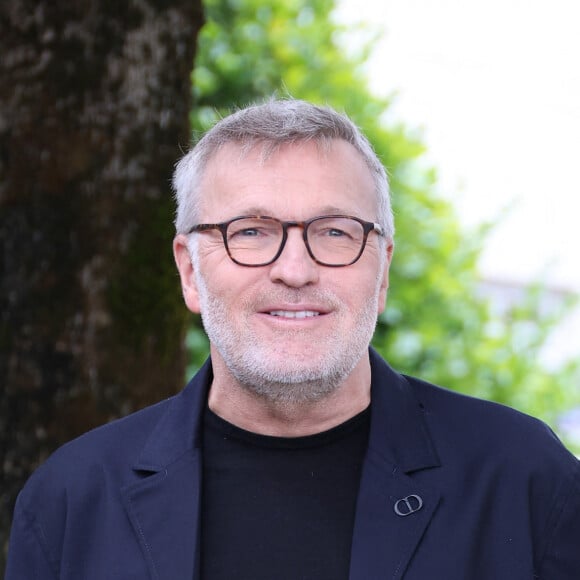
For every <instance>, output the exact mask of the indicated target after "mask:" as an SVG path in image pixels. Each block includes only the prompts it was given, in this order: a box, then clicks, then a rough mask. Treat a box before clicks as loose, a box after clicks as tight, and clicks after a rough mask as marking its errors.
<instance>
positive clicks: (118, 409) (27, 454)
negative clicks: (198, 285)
mask: <svg viewBox="0 0 580 580" xmlns="http://www.w3.org/2000/svg"><path fill="white" fill-rule="evenodd" d="M201 23H202V12H201V0H131V1H129V2H120V1H118V0H82V1H74V0H72V1H71V0H55V1H51V2H37V1H33V0H10V1H9V2H2V7H1V8H0V51H1V52H0V54H1V55H2V58H1V59H0V71H1V75H0V78H1V79H2V80H1V81H0V389H1V390H2V392H1V393H0V395H1V396H0V459H1V462H2V463H1V464H0V469H1V470H2V475H3V481H2V484H1V486H0V489H1V496H0V498H1V504H0V510H1V511H0V546H1V545H5V542H6V538H7V533H8V526H9V520H10V516H11V513H12V506H13V502H14V500H15V496H16V494H17V491H18V490H19V489H20V487H21V486H22V484H23V483H24V481H25V479H26V478H27V476H28V475H29V474H30V472H31V471H32V470H33V469H34V468H35V467H36V466H37V465H38V464H39V463H40V462H41V461H42V460H43V459H45V458H46V456H47V455H48V454H49V453H50V452H51V451H52V450H53V449H54V448H55V447H56V446H58V445H59V444H61V443H62V442H64V441H66V440H69V439H71V438H72V437H74V436H76V435H78V434H80V433H82V432H83V431H86V430H88V429H90V428H92V427H94V426H96V425H99V424H102V423H104V422H107V421H109V420H111V419H113V418H115V417H118V416H120V415H123V414H126V413H128V412H130V411H133V410H135V409H137V408H140V407H142V406H144V405H146V404H149V403H151V402H153V401H156V400H159V399H161V398H164V397H166V396H168V395H171V394H173V393H174V392H176V391H177V390H179V388H181V386H182V383H183V379H184V374H185V352H184V333H185V325H186V320H187V319H186V315H185V309H184V307H183V305H182V301H181V296H180V292H179V285H178V281H177V277H176V275H175V274H174V267H173V263H172V258H171V239H172V235H173V232H172V219H173V215H172V214H173V200H172V196H171V191H170V178H171V172H172V169H173V165H174V163H175V161H176V159H177V158H178V157H179V155H180V150H181V148H185V147H187V145H188V142H189V138H190V137H189V113H190V106H191V90H190V84H191V80H190V74H191V68H192V66H193V58H194V47H195V40H196V36H197V32H198V30H199V28H200V26H201ZM0 564H1V562H0ZM1 569H3V565H2V566H1Z"/></svg>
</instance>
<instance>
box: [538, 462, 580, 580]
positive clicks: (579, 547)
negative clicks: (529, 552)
mask: <svg viewBox="0 0 580 580" xmlns="http://www.w3.org/2000/svg"><path fill="white" fill-rule="evenodd" d="M573 461H574V466H573V467H574V468H573V470H572V473H571V474H570V476H569V477H568V478H567V480H566V481H565V483H564V484H563V485H562V493H561V494H560V499H559V501H558V502H557V503H556V504H555V505H554V506H553V509H552V513H551V518H550V520H549V522H548V525H547V529H546V533H545V536H544V537H545V538H546V541H547V543H546V545H545V551H544V554H543V557H542V559H541V564H540V567H539V570H538V571H537V575H536V576H535V578H538V579H539V580H578V579H579V578H580V462H578V461H577V460H576V459H573Z"/></svg>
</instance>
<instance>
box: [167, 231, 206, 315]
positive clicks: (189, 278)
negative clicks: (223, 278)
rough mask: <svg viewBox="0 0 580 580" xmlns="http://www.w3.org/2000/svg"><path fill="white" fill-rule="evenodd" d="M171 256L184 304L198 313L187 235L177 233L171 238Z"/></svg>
mask: <svg viewBox="0 0 580 580" xmlns="http://www.w3.org/2000/svg"><path fill="white" fill-rule="evenodd" d="M173 257H174V258H175V264H176V265H177V270H178V272H179V278H180V280H181V291H182V293H183V300H184V301H185V305H186V306H187V308H188V309H189V310H191V312H194V313H196V314H199V312H200V309H199V293H198V289H197V283H196V281H195V269H194V266H193V262H192V259H191V255H190V253H189V248H188V247H187V236H185V235H183V234H178V235H177V236H175V239H174V240H173Z"/></svg>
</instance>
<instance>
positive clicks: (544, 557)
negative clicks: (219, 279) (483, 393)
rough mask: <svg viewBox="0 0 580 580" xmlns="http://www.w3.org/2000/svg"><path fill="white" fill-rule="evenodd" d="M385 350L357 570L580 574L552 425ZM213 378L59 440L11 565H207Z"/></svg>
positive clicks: (369, 573)
mask: <svg viewBox="0 0 580 580" xmlns="http://www.w3.org/2000/svg"><path fill="white" fill-rule="evenodd" d="M371 363H372V391H371V392H372V411H371V432H370V440H369V446H368V453H367V456H366V459H365V461H364V466H363V472H362V477H361V483H360V491H359V497H358V503H357V510H356V520H355V525H354V530H353V540H352V551H351V564H350V566H351V567H350V578H351V580H375V579H376V580H379V579H380V580H385V579H390V580H395V579H404V580H524V579H525V580H531V579H533V578H540V579H542V580H578V579H579V578H580V466H579V462H578V461H577V460H576V458H575V457H573V456H572V455H571V454H570V453H569V452H568V451H566V449H565V448H564V447H563V446H562V445H561V444H560V442H559V441H558V440H557V438H556V437H555V436H554V435H553V434H552V432H551V431H550V430H549V429H548V428H547V427H546V426H545V425H544V424H543V423H541V422H539V421H537V420H535V419H532V418H530V417H528V416H525V415H523V414H521V413H518V412H517V411H514V410H512V409H508V408H506V407H503V406H500V405H497V404H494V403H490V402H485V401H480V400H476V399H473V398H469V397H466V396H462V395H459V394H457V393H453V392H450V391H447V390H444V389H441V388H438V387H435V386H433V385H430V384H428V383H425V382H423V381H419V380H417V379H413V378H410V377H404V376H402V375H399V374H397V373H395V372H394V371H393V370H391V369H390V368H389V367H388V366H387V365H386V363H385V362H384V361H383V360H382V359H381V358H380V357H379V356H378V355H377V354H376V353H374V352H373V351H371ZM210 381H211V364H210V363H209V362H208V363H206V365H205V366H204V367H203V368H202V369H201V371H200V372H199V373H198V374H197V375H196V377H194V379H193V380H192V381H191V383H190V384H189V385H188V386H187V387H186V388H185V389H184V390H183V391H182V392H181V393H180V394H178V395H177V396H175V397H173V398H171V399H168V400H166V401H164V402H161V403H159V404H157V405H155V406H152V407H149V408H147V409H145V410H143V411H140V412H138V413H135V414H133V415H131V416H129V417H126V418H124V419H121V420H119V421H115V422H112V423H110V424H108V425H106V426H103V427H100V428H98V429H96V430H94V431H92V432H90V433H88V434H86V435H83V436H82V437H80V438H79V439H77V440H75V441H73V442H71V443H69V444H67V445H65V446H64V447H62V448H61V449H60V450H58V451H57V452H56V453H54V454H53V455H52V457H51V458H50V459H49V460H48V461H47V462H46V463H45V464H44V465H43V466H41V467H40V468H39V469H38V470H37V471H36V472H35V473H34V474H33V475H32V477H31V478H30V480H29V481H28V483H27V484H26V486H25V487H24V489H23V491H22V492H21V494H20V496H19V498H18V502H17V505H16V510H15V519H14V523H13V528H12V535H11V540H10V551H9V557H8V567H7V571H6V580H56V579H59V580H117V579H119V580H144V579H150V580H191V579H194V578H196V577H197V575H198V572H197V565H198V560H199V558H198V542H199V536H200V529H199V514H200V497H201V493H200V481H201V465H202V462H201V444H200V433H199V430H200V423H201V421H200V417H201V415H202V412H203V408H204V405H205V400H206V395H207V387H208V385H209V383H210ZM288 501H289V502H291V501H292V498H291V497H290V498H288ZM247 580H251V579H247ZM313 580H316V579H313Z"/></svg>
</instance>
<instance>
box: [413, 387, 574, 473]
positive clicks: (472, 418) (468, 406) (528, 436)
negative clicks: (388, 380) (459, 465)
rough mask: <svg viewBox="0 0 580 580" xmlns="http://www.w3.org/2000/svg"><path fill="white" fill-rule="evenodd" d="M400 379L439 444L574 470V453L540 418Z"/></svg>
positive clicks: (510, 459)
mask: <svg viewBox="0 0 580 580" xmlns="http://www.w3.org/2000/svg"><path fill="white" fill-rule="evenodd" d="M405 380H406V381H407V383H408V384H409V385H410V387H411V389H412V390H413V391H414V393H415V396H416V398H417V400H418V401H419V403H420V405H421V407H422V409H423V414H424V416H425V419H426V421H427V423H428V425H429V430H430V432H431V433H432V435H433V436H434V438H435V440H436V441H437V442H438V444H437V445H438V448H439V449H440V448H441V445H443V446H444V445H445V443H448V444H449V446H451V447H454V448H456V449H457V450H459V451H460V452H461V451H463V452H466V453H467V452H468V451H469V452H470V453H472V454H474V455H475V456H476V457H477V453H480V456H479V459H482V457H483V456H484V455H488V454H489V455H491V456H493V457H494V458H495V459H497V460H499V459H501V458H502V457H503V458H504V459H506V460H507V461H516V462H517V463H521V462H528V463H530V464H534V463H538V464H544V468H548V466H549V465H550V466H551V467H553V468H558V466H559V467H565V468H568V469H571V470H572V471H574V472H576V473H578V470H579V469H580V463H579V462H578V459H577V458H576V457H574V456H573V455H572V454H571V453H570V452H569V451H568V450H567V449H566V448H565V446H564V445H563V444H562V442H561V441H560V439H559V438H558V436H557V435H556V434H555V433H554V431H553V430H552V429H551V428H550V427H549V426H548V425H547V424H546V423H544V422H543V421H541V420H540V419H537V418H536V417H532V416H530V415H528V414H526V413H523V412H521V411H518V410H517V409H514V408H512V407H509V406H507V405H503V404H501V403H496V402H494V401H488V400H485V399H479V398H476V397H473V396H470V395H465V394H463V393H459V392H456V391H452V390H449V389H446V388H444V387H441V386H438V385H434V384H431V383H429V382H427V381H424V380H421V379H417V378H415V377H410V376H405ZM532 450H533V452H532ZM546 462H548V463H547V464H546Z"/></svg>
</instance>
